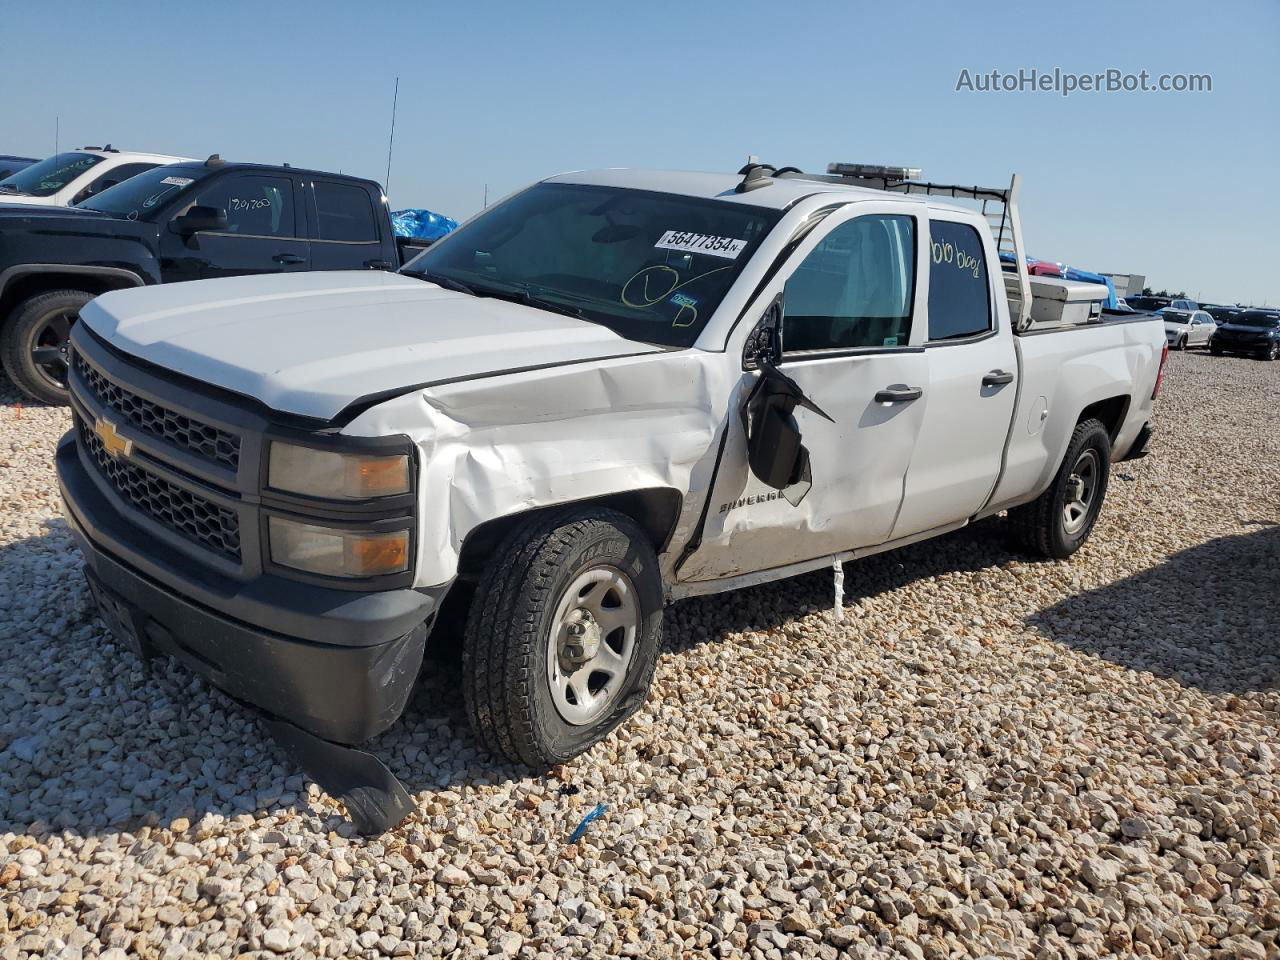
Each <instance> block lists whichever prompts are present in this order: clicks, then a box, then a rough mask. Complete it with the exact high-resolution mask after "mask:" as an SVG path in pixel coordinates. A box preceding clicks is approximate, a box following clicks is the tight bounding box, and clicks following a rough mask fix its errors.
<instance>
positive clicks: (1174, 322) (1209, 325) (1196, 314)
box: [1160, 307, 1218, 350]
mask: <svg viewBox="0 0 1280 960" xmlns="http://www.w3.org/2000/svg"><path fill="white" fill-rule="evenodd" d="M1160 314H1161V316H1163V317H1164V335H1165V337H1166V338H1167V339H1168V341H1169V347H1170V348H1171V349H1173V350H1185V349H1187V347H1206V346H1208V345H1209V338H1210V337H1211V336H1213V331H1214V330H1215V329H1217V326H1218V325H1217V324H1216V323H1214V322H1213V317H1211V316H1209V314H1207V313H1205V312H1204V311H1203V310H1174V309H1173V308H1172V307H1165V308H1164V309H1163V310H1161V311H1160Z"/></svg>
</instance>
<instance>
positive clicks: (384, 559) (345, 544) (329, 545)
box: [267, 517, 409, 577]
mask: <svg viewBox="0 0 1280 960" xmlns="http://www.w3.org/2000/svg"><path fill="white" fill-rule="evenodd" d="M267 529H268V534H269V537H270V550H271V559H272V561H274V562H275V563H278V564H280V565H282V566H286V567H293V568H294V569H295V570H305V571H306V572H308V573H318V574H321V575H322V576H326V577H381V576H386V575H387V574H392V573H404V572H405V571H406V570H408V569H409V531H408V530H390V531H388V532H386V533H372V532H370V531H366V530H340V529H338V528H336V527H324V526H320V525H318V524H314V523H301V522H299V521H297V520H287V519H285V518H284V517H271V518H270V521H269V523H268V525H267Z"/></svg>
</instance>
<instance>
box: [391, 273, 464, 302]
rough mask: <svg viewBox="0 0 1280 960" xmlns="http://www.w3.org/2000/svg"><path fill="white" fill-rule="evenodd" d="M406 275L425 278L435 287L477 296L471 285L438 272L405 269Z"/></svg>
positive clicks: (420, 278)
mask: <svg viewBox="0 0 1280 960" xmlns="http://www.w3.org/2000/svg"><path fill="white" fill-rule="evenodd" d="M405 275H406V276H410V277H417V278H418V279H419V280H425V281H426V282H427V283H434V284H435V285H436V286H437V287H444V289H446V290H455V291H457V292H458V293H468V294H470V295H471V296H473V297H478V296H480V294H478V293H476V291H475V290H473V289H472V288H471V287H469V286H467V285H466V284H465V283H463V282H462V281H461V280H455V279H453V277H445V276H441V275H440V274H438V273H428V272H427V271H425V270H406V271H405Z"/></svg>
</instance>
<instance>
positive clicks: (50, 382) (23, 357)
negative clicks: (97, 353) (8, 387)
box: [0, 290, 93, 405]
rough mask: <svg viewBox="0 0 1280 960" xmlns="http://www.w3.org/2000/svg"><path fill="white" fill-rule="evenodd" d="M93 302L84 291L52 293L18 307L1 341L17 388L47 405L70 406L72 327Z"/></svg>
mask: <svg viewBox="0 0 1280 960" xmlns="http://www.w3.org/2000/svg"><path fill="white" fill-rule="evenodd" d="M92 299H93V294H91V293H86V292H85V291H83V290H52V291H50V292H48V293H40V294H37V295H36V296H34V297H31V298H30V299H28V300H24V301H23V302H22V303H20V304H18V306H17V307H16V308H15V309H14V311H13V313H12V315H10V317H9V322H8V324H6V326H5V329H4V337H3V340H0V354H3V360H4V371H5V373H7V374H8V375H9V379H10V380H12V381H13V385H14V386H15V387H17V388H18V389H19V390H21V391H22V392H23V393H25V394H26V395H27V396H29V397H31V398H32V399H35V400H40V401H42V402H44V403H51V404H55V405H56V404H64V403H66V402H67V358H68V355H69V354H68V350H69V348H70V343H69V338H70V336H71V327H72V325H73V324H74V323H75V322H76V320H77V319H79V317H80V310H81V308H83V307H84V305H85V304H86V303H88V302H89V301H90V300H92Z"/></svg>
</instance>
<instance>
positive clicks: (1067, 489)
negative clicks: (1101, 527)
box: [1009, 420, 1111, 560]
mask: <svg viewBox="0 0 1280 960" xmlns="http://www.w3.org/2000/svg"><path fill="white" fill-rule="evenodd" d="M1110 474H1111V436H1110V434H1108V433H1107V428H1106V427H1104V426H1103V425H1102V424H1101V423H1100V422H1099V421H1097V420H1085V421H1083V422H1081V423H1079V424H1077V425H1076V429H1075V431H1074V432H1073V433H1072V434H1071V442H1070V443H1068V444H1067V453H1066V456H1064V457H1063V458H1062V465H1061V466H1060V467H1059V468H1058V472H1057V474H1056V475H1055V476H1054V478H1053V482H1052V483H1050V484H1049V489H1047V490H1046V491H1045V492H1044V493H1042V494H1040V496H1039V497H1037V498H1036V499H1035V500H1032V501H1031V502H1030V503H1028V504H1024V505H1023V506H1021V507H1015V508H1014V509H1013V510H1010V511H1009V523H1010V525H1011V528H1012V531H1013V534H1014V536H1015V537H1016V538H1017V540H1018V541H1019V542H1020V543H1021V544H1022V545H1023V546H1024V547H1026V548H1027V549H1028V550H1031V551H1032V552H1034V553H1039V554H1042V555H1043V556H1046V557H1051V558H1053V559H1056V560H1065V559H1066V558H1067V557H1069V556H1071V555H1072V554H1073V553H1075V552H1076V551H1077V550H1079V549H1080V547H1081V546H1082V545H1083V544H1084V542H1085V541H1086V540H1088V539H1089V534H1090V533H1092V532H1093V526H1094V524H1095V523H1096V522H1097V519H1098V513H1099V511H1100V510H1101V509H1102V502H1103V500H1104V499H1106V495H1107V481H1108V480H1109V478H1110Z"/></svg>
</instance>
